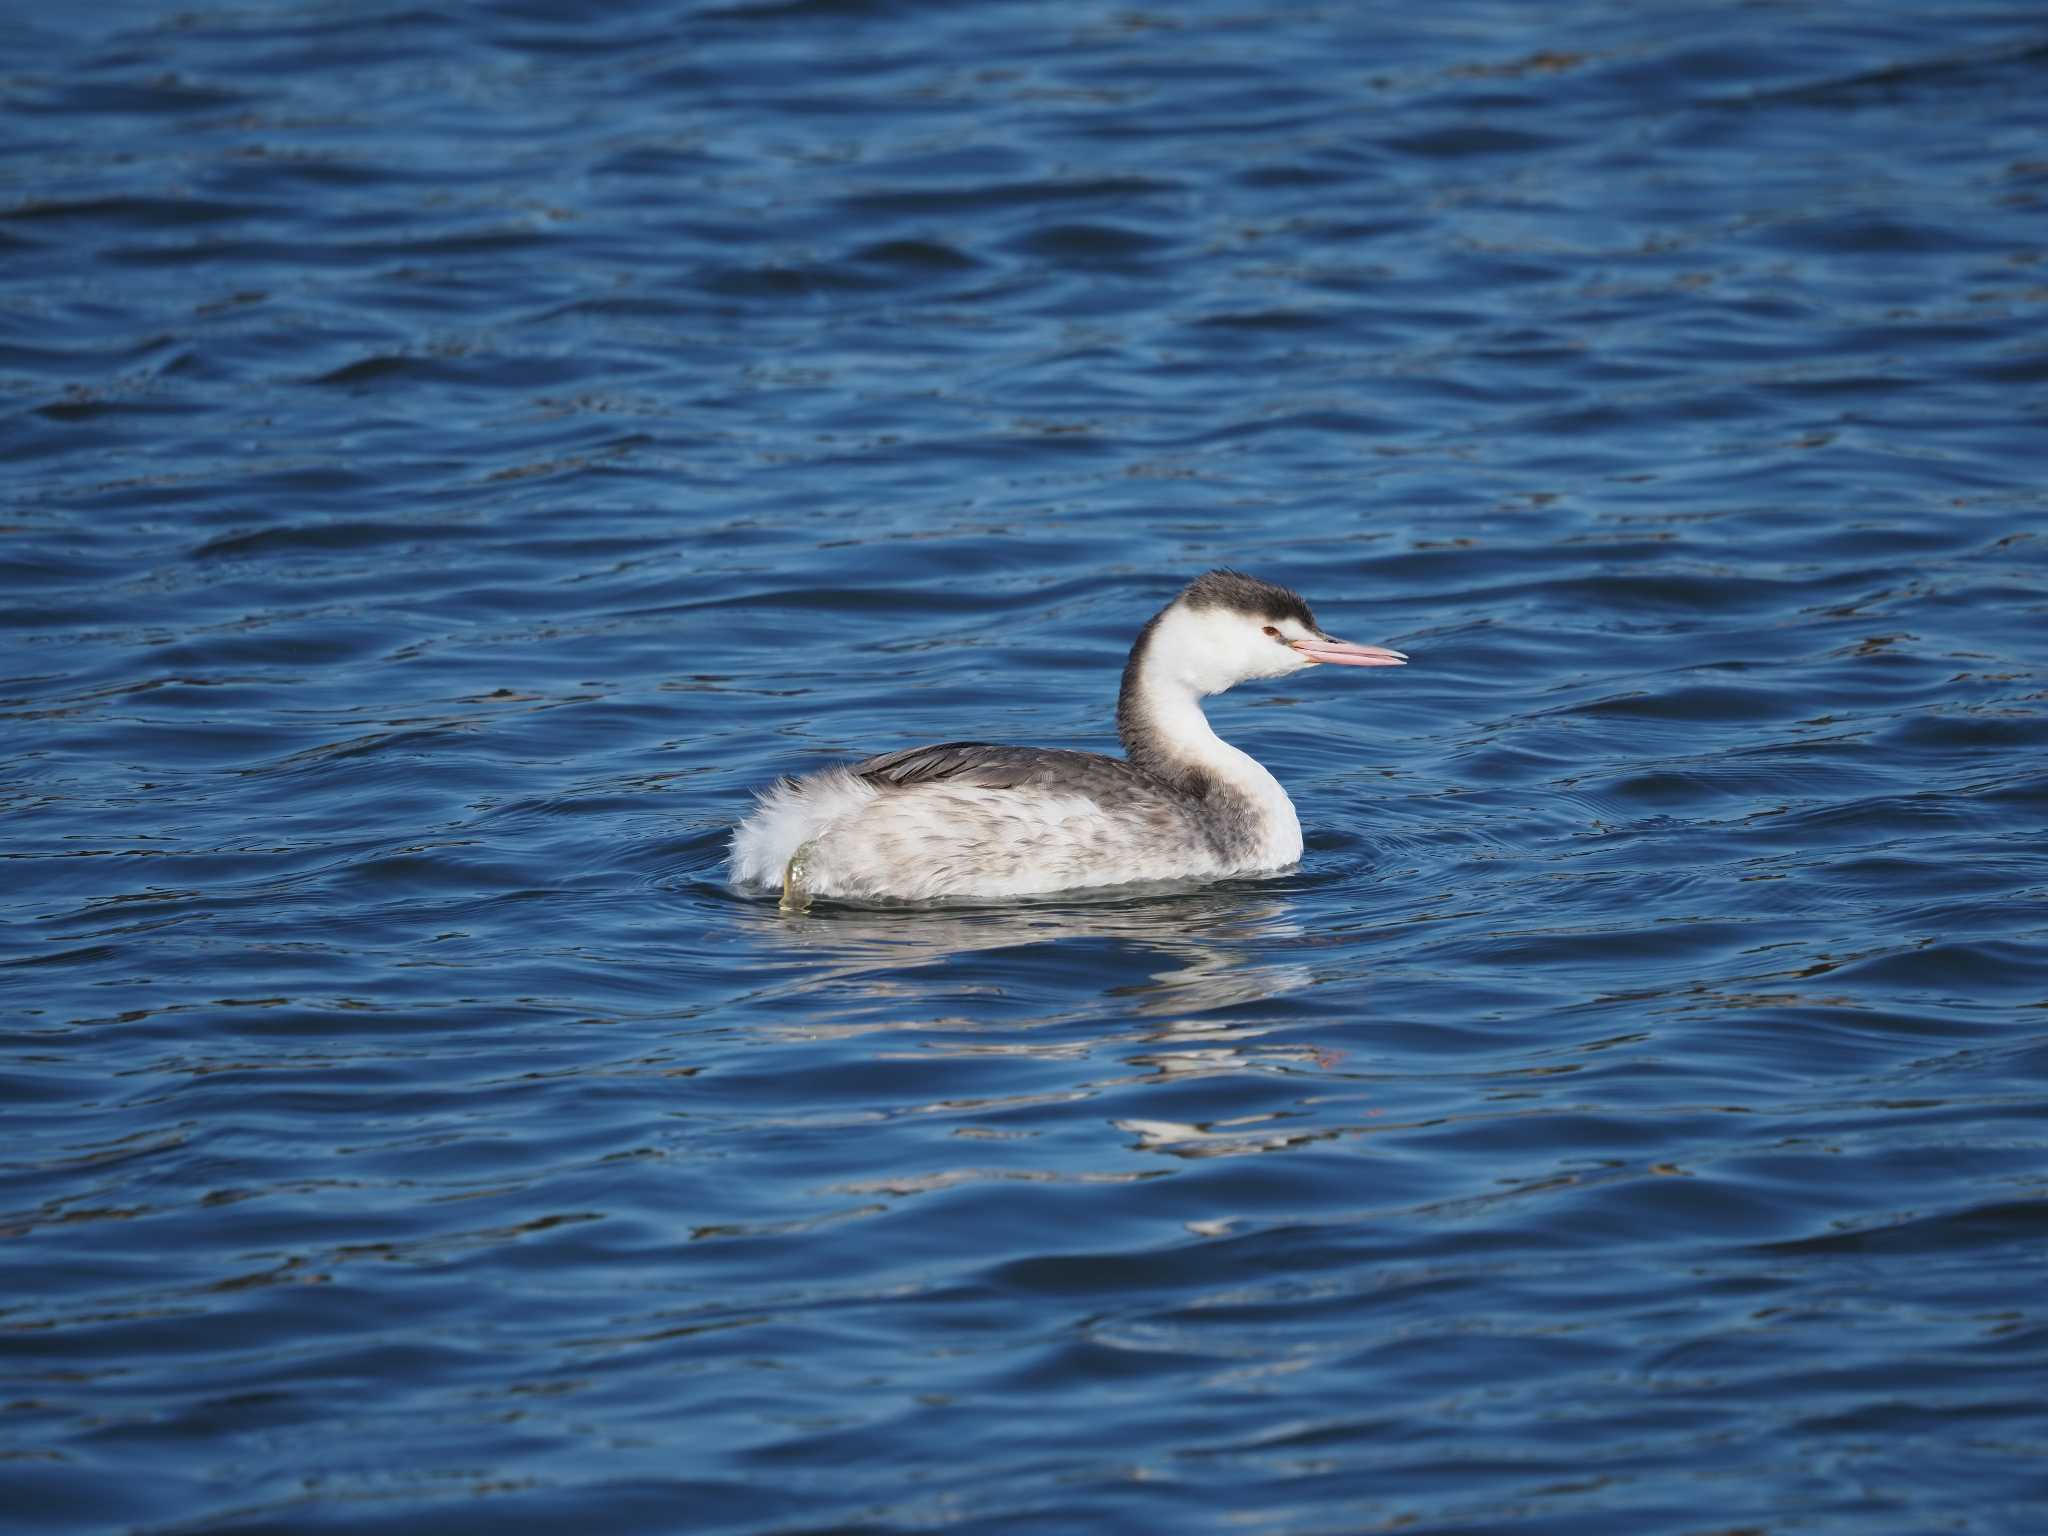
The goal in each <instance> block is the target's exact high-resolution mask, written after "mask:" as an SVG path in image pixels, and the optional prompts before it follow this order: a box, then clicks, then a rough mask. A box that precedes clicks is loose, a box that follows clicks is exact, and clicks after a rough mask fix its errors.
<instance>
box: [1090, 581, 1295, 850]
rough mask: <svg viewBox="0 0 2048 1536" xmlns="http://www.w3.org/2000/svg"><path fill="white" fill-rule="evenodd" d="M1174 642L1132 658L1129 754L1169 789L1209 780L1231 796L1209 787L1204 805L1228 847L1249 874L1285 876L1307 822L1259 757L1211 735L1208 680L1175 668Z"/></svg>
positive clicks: (1121, 717) (1121, 705)
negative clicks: (1237, 851) (1205, 698)
mask: <svg viewBox="0 0 2048 1536" xmlns="http://www.w3.org/2000/svg"><path fill="white" fill-rule="evenodd" d="M1168 617H1169V619H1170V618H1171V617H1172V615H1169V616H1168ZM1163 627H1164V626H1162V628H1163ZM1170 638H1171V637H1170V636H1168V635H1162V634H1156V633H1155V634H1154V635H1153V636H1152V642H1153V643H1152V644H1150V645H1147V646H1145V647H1144V649H1143V651H1142V652H1141V653H1140V654H1138V655H1135V656H1133V658H1132V663H1133V665H1132V667H1131V669H1130V670H1129V671H1128V672H1127V673H1126V676H1125V678H1124V690H1123V697H1122V698H1121V699H1120V700H1119V701H1118V704H1117V725H1118V729H1119V732H1120V733H1121V734H1122V736H1123V743H1124V751H1125V753H1126V754H1127V755H1128V756H1129V757H1130V759H1131V761H1132V762H1134V763H1136V764H1137V765H1138V766H1139V767H1141V768H1144V769H1145V770H1146V771H1148V772H1150V773H1153V774H1156V775H1158V776H1159V777H1160V778H1163V779H1166V780H1168V781H1169V782H1172V783H1175V784H1177V785H1182V786H1195V785H1202V784H1203V781H1205V780H1206V785H1203V787H1205V788H1206V787H1208V786H1215V787H1217V788H1220V789H1222V790H1223V791H1225V792H1226V793H1223V794H1218V793H1216V792H1215V788H1210V789H1209V792H1208V794H1206V795H1205V796H1204V804H1205V806H1207V807H1210V808H1212V810H1213V814H1214V815H1215V816H1216V817H1217V818H1219V825H1220V826H1225V827H1227V830H1228V831H1229V833H1230V836H1229V837H1228V841H1229V843H1230V844H1231V845H1232V846H1233V847H1241V848H1242V851H1243V863H1242V867H1243V868H1246V869H1282V868H1285V867H1286V866H1287V865H1289V864H1293V863H1296V862H1298V861H1299V860H1300V858H1301V822H1300V819H1299V818H1298V817H1296V815H1295V814H1294V802H1293V801H1292V800H1290V799H1288V798H1287V791H1286V790H1284V789H1282V788H1281V787H1280V781H1279V780H1278V779H1276V778H1274V777H1273V775H1272V774H1270V773H1268V772H1267V771H1266V770H1265V768H1264V767H1263V766H1262V765H1261V764H1260V763H1259V762H1258V760H1257V759H1256V758H1254V757H1252V756H1251V755H1250V754H1249V753H1247V752H1242V751H1240V750H1239V749H1238V748H1236V747H1233V746H1232V745H1231V744H1230V743H1229V742H1227V741H1225V740H1224V739H1223V738H1222V737H1221V736H1218V735H1217V734H1216V732H1215V730H1214V729H1213V728H1211V726H1210V724H1209V717H1208V716H1207V715H1206V714H1204V713H1203V712H1202V694H1203V693H1204V692H1205V691H1211V690H1208V689H1205V688H1204V687H1203V686H1202V685H1203V683H1204V682H1206V681H1208V680H1207V679H1205V678H1200V677H1190V676H1188V675H1186V669H1184V668H1181V667H1178V666H1176V665H1175V660H1174V657H1175V651H1174V649H1173V648H1172V647H1171V646H1170V645H1169V644H1164V643H1162V642H1163V641H1168V640H1170ZM1141 644H1143V642H1141ZM1226 686H1227V685H1226Z"/></svg>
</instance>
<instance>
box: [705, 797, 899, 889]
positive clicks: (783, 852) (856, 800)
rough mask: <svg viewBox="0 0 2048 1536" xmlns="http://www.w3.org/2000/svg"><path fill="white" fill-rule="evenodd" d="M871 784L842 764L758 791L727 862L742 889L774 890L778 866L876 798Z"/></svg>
mask: <svg viewBox="0 0 2048 1536" xmlns="http://www.w3.org/2000/svg"><path fill="white" fill-rule="evenodd" d="M875 793H876V791H875V787H874V786H873V785H872V784H869V783H868V782H866V781H865V780H863V779H857V778H855V777H854V776H853V775H852V774H850V773H848V772H847V771H846V770H845V769H844V768H828V769H826V770H825V771H824V772H823V773H814V774H811V775H810V776H808V777H807V778H802V779H778V780H777V781H776V782H775V783H773V784H771V785H769V786H768V788H767V789H765V790H763V791H762V792H761V793H760V795H759V796H758V797H757V799H756V801H755V805H754V813H753V815H751V816H749V817H748V818H747V819H746V820H745V821H743V822H741V823H740V824H739V825H738V826H737V827H735V828H733V833H732V855H731V859H730V862H729V863H728V865H727V869H728V875H729V878H730V879H731V881H732V883H733V884H734V885H735V886H737V887H739V888H740V889H741V890H750V891H778V890H780V889H782V871H783V868H784V866H786V865H787V864H788V863H789V861H790V857H791V856H792V855H793V854H794V853H795V852H796V851H797V849H798V848H800V847H802V846H803V845H804V844H805V843H807V842H809V841H811V840H812V839H813V838H815V837H817V836H819V835H820V834H821V833H823V832H825V831H827V830H829V829H830V828H831V827H833V826H834V825H836V824H837V823H839V822H843V821H846V820H848V819H850V818H852V817H854V816H856V815H858V814H859V813H860V812H861V810H862V809H863V808H864V807H865V806H866V805H867V804H868V803H869V802H870V801H871V800H873V799H874V798H875Z"/></svg>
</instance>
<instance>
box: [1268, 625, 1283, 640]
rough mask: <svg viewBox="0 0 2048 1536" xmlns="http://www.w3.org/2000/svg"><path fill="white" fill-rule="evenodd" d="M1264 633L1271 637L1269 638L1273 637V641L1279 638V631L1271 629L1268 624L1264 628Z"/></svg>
mask: <svg viewBox="0 0 2048 1536" xmlns="http://www.w3.org/2000/svg"><path fill="white" fill-rule="evenodd" d="M1266 633H1267V634H1269V635H1271V636H1272V637H1273V638H1274V639H1275V640H1278V639H1279V638H1280V631H1279V630H1277V629H1275V628H1274V627H1273V626H1272V625H1270V624H1268V625H1267V626H1266Z"/></svg>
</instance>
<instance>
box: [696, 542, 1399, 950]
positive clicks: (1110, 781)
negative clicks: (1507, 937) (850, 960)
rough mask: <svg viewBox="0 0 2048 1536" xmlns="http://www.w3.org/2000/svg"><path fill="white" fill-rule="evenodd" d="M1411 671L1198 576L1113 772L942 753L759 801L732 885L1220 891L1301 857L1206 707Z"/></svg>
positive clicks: (1267, 784) (1131, 709)
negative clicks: (1265, 684) (1341, 675)
mask: <svg viewBox="0 0 2048 1536" xmlns="http://www.w3.org/2000/svg"><path fill="white" fill-rule="evenodd" d="M1407 659H1408V658H1407V657H1406V656H1404V655H1402V654H1401V653H1400V652H1399V651H1390V650H1387V649H1385V648H1384V647H1382V646H1377V645H1352V644H1350V643H1349V642H1347V641H1343V640H1336V639H1333V638H1331V637H1330V636H1329V635H1326V634H1324V633H1323V631H1322V630H1321V629H1320V628H1319V627H1318V626H1317V624H1316V619H1315V615H1314V614H1313V613H1311V612H1310V611H1309V606H1308V604H1307V603H1305V602H1303V601H1302V600H1301V599H1300V598H1299V597H1297V596H1296V595H1295V594H1294V593H1292V592H1290V591H1288V590H1287V588H1285V587H1276V586H1274V585H1273V584H1272V583H1270V582H1265V581H1260V580H1258V579H1257V578H1256V577H1252V576H1245V575H1241V574H1240V573H1238V572H1236V571H1210V572H1208V573H1207V574H1206V575H1203V576H1199V577H1197V578H1196V579H1195V580H1194V581H1192V582H1190V583H1189V584H1188V585H1187V587H1186V588H1185V589H1184V590H1183V591H1182V592H1181V594H1180V595H1179V596H1178V597H1176V598H1175V599H1174V600H1173V601H1172V602H1170V603H1168V604H1167V605H1166V606H1165V607H1164V608H1163V609H1161V610H1160V611H1159V612H1158V613H1157V614H1156V615H1154V616H1153V618H1152V621H1151V622H1150V623H1148V624H1147V625H1146V626H1145V627H1144V629H1142V630H1140V631H1139V633H1138V638H1137V641H1136V643H1135V644H1133V645H1132V646H1131V655H1130V659H1129V660H1128V661H1126V662H1125V663H1124V679H1123V689H1122V692H1121V693H1119V694H1118V696H1117V703H1116V732H1117V735H1118V736H1119V737H1120V738H1121V739H1122V741H1123V744H1124V753H1125V755H1124V756H1123V757H1120V758H1118V757H1103V756H1101V755H1099V754H1097V753H1094V752H1067V751H1060V750H1057V749H1053V748H1047V747H1003V746H990V745H987V744H985V743H982V742H970V741H949V742H946V743H944V744H943V745H940V746H933V747H911V748H909V749H908V750H906V751H902V752H889V753H885V754H884V755H882V756H881V757H871V758H869V759H867V761H865V762H861V763H854V764H852V765H851V766H849V767H844V768H827V769H825V770H824V771H823V772H820V773H813V774H807V775H806V776H805V777H803V778H801V779H781V780H778V781H777V782H776V783H775V784H773V785H771V786H770V787H769V788H767V789H766V790H763V791H762V792H761V793H760V796H759V800H758V803H757V804H756V805H755V807H754V812H753V814H752V815H750V816H749V817H747V819H746V820H745V821H743V822H741V823H740V824H739V826H738V827H737V828H735V829H734V831H733V835H732V863H731V872H732V882H733V884H734V885H735V886H737V887H739V888H740V889H742V890H754V891H772V890H774V889H776V888H777V887H778V886H779V887H780V888H781V891H782V905H783V908H784V909H785V910H794V911H801V910H803V909H804V908H806V907H808V906H810V904H811V901H812V899H813V898H814V897H820V896H823V897H828V898H830V897H838V898H842V899H847V900H853V901H878V900H879V901H930V900H944V899H949V898H950V899H955V900H957V899H960V898H979V899H996V900H1001V899H1004V898H1007V897H1013V896H1033V895H1042V894H1046V893H1049V892H1053V891H1066V890H1078V889H1081V888H1083V887H1087V886H1105V885H1124V884H1128V883H1131V882H1134V881H1147V880H1191V879H1192V880H1215V879H1220V878H1222V877H1224V876H1226V875H1243V874H1252V873H1256V872H1259V871H1263V870H1275V869H1285V868H1286V867H1287V866H1288V865H1290V864H1293V863H1295V862H1296V861H1297V860H1298V859H1300V857H1301V823H1300V822H1299V821H1298V820H1297V819H1296V818H1295V814H1294V802H1293V801H1291V800H1289V799H1288V798H1287V791H1286V790H1284V789H1282V788H1281V787H1280V784H1279V781H1278V780H1277V779H1275V778H1274V777H1273V775H1272V774H1270V773H1268V772H1266V770H1265V769H1264V768H1262V767H1260V766H1259V764H1258V763H1256V762H1255V761H1253V760H1252V758H1250V757H1249V756H1247V755H1246V754H1245V753H1243V752H1240V751H1239V750H1238V749H1237V748H1236V747H1233V746H1231V745H1230V743H1229V742H1227V741H1225V740H1223V739H1222V738H1221V737H1220V736H1218V735H1217V734H1216V733H1215V732H1214V731H1213V730H1211V729H1210V728H1209V721H1208V718H1207V717H1206V716H1205V715H1204V714H1203V713H1202V704H1201V701H1202V698H1203V696H1204V695H1205V694H1211V693H1221V692H1223V690H1224V689H1226V688H1230V687H1233V686H1235V685H1236V684H1238V683H1242V682H1246V681H1248V680H1250V679H1252V678H1258V677H1287V676H1289V675H1291V674H1293V673H1296V672H1301V671H1305V670H1307V669H1308V668H1310V667H1313V666H1318V665H1321V664H1323V663H1328V664H1330V665H1332V666H1339V667H1398V666H1400V665H1401V664H1402V663H1403V662H1405V661H1406V660H1407Z"/></svg>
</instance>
